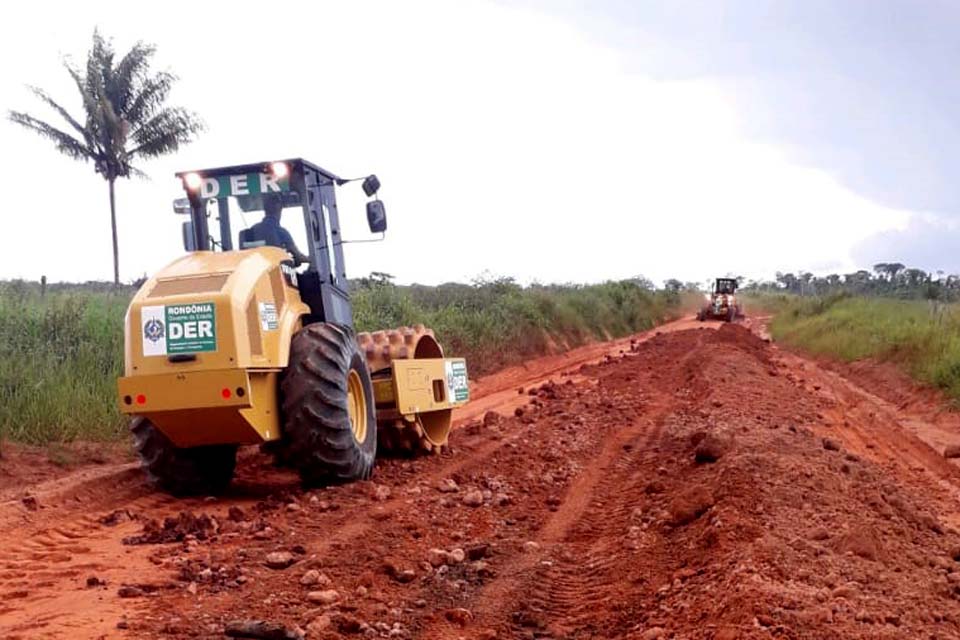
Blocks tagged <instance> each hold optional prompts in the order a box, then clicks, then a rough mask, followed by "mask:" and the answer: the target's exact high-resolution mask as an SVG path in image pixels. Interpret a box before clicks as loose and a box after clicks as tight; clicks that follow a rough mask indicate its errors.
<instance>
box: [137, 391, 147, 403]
mask: <svg viewBox="0 0 960 640" xmlns="http://www.w3.org/2000/svg"><path fill="white" fill-rule="evenodd" d="M137 404H147V396H145V395H143V394H142V393H141V394H138V395H137Z"/></svg>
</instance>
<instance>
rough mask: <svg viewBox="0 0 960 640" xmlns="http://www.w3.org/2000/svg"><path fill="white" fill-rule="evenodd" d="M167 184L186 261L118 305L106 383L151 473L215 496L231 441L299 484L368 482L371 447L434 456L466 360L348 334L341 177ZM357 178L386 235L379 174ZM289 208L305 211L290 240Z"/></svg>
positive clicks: (227, 474)
mask: <svg viewBox="0 0 960 640" xmlns="http://www.w3.org/2000/svg"><path fill="white" fill-rule="evenodd" d="M176 175H177V177H178V179H179V180H180V181H181V183H182V185H183V187H184V189H185V191H186V197H185V198H179V199H178V200H176V201H175V202H174V209H175V211H176V212H177V213H181V214H183V215H185V216H188V218H187V219H186V220H185V221H184V222H183V224H182V235H183V245H184V249H185V250H186V254H185V255H183V256H182V257H180V258H178V259H176V260H174V261H173V262H172V263H170V264H169V265H167V266H166V267H165V268H163V269H161V270H160V271H159V272H157V273H156V274H154V275H153V277H151V278H150V279H149V280H147V281H146V282H145V283H144V284H143V286H142V287H141V288H140V290H139V291H138V293H137V294H136V296H135V297H134V298H133V300H132V302H131V303H130V306H129V308H128V310H127V314H126V320H125V345H124V356H125V358H124V359H125V371H124V374H125V375H124V376H123V377H122V378H120V379H119V381H118V385H117V389H118V397H119V403H120V408H121V410H122V411H123V412H124V413H126V414H129V415H130V416H132V420H131V424H130V429H131V431H132V433H133V437H134V444H135V447H136V449H137V452H138V453H139V455H140V458H141V461H142V465H143V467H144V469H145V470H146V472H147V474H148V476H149V478H150V480H151V481H152V482H154V483H155V484H156V485H157V486H158V487H160V488H162V489H164V490H166V491H169V492H171V493H174V494H178V495H186V494H210V493H216V492H219V491H222V490H223V489H225V488H226V487H227V486H228V485H229V483H230V480H231V477H232V476H233V472H234V467H235V464H236V456H237V449H238V447H239V446H240V445H254V444H258V445H265V448H266V449H267V450H269V451H272V452H273V453H275V454H276V456H277V459H278V461H279V462H281V463H282V464H286V465H290V466H292V467H294V468H295V469H297V471H298V472H299V473H300V476H301V478H302V479H303V481H304V483H305V484H308V485H316V484H331V483H340V482H349V481H352V480H357V479H364V478H368V477H370V475H371V473H372V472H373V468H374V463H375V459H376V457H377V454H378V450H379V452H380V453H396V454H406V455H416V454H418V453H425V452H437V451H440V450H441V448H442V447H443V446H445V445H446V443H447V437H448V434H449V432H450V425H451V414H452V411H453V409H454V408H455V407H458V406H461V405H463V404H465V403H466V402H467V401H468V400H469V388H468V381H467V367H466V362H465V361H464V360H463V359H462V358H445V357H444V354H443V349H442V348H441V346H440V344H439V342H438V341H437V340H436V338H435V337H434V334H433V332H432V331H431V330H429V329H427V328H425V327H423V326H414V327H400V328H395V329H388V330H382V331H376V332H373V333H360V334H357V333H356V332H355V330H354V327H353V315H352V310H351V305H350V295H349V286H348V281H347V275H346V271H345V268H344V256H343V244H344V240H343V239H342V238H341V232H340V221H339V215H338V211H337V202H336V191H337V189H338V188H340V187H342V186H343V185H345V184H346V183H348V182H352V180H345V179H342V178H339V177H337V176H336V175H334V174H332V173H330V172H329V171H326V170H324V169H321V168H320V167H318V166H316V165H314V164H311V163H310V162H307V161H305V160H303V159H290V160H282V161H270V162H261V163H254V164H245V165H238V166H231V167H221V168H215V169H205V170H197V171H186V172H182V173H178V174H176ZM361 180H362V188H363V191H364V193H365V194H366V197H367V198H368V201H367V203H366V213H367V222H368V224H369V228H370V231H371V233H375V234H383V233H385V232H386V228H387V222H386V211H385V209H384V205H383V202H382V201H381V200H380V199H379V198H378V196H377V194H378V191H379V189H380V181H379V180H378V179H377V177H376V176H374V175H371V176H367V177H366V178H362V179H357V181H361ZM285 212H293V213H299V214H301V215H302V220H303V224H302V227H299V228H300V229H301V231H302V233H301V234H300V235H301V236H302V237H300V238H297V239H298V240H299V242H297V241H296V240H297V239H295V238H294V235H293V234H291V233H290V232H288V231H287V230H286V229H285V228H284V227H283V226H282V225H281V215H282V214H283V213H285ZM238 218H239V220H240V221H242V222H243V228H242V229H240V230H239V233H238V234H237V238H236V240H237V242H236V245H235V244H234V242H233V240H234V238H233V231H232V229H233V226H232V225H233V223H235V222H236V221H237V219H238ZM261 218H262V219H261ZM298 219H299V216H297V217H296V218H294V220H293V222H294V226H299V225H298V224H297V220H298ZM248 221H249V222H251V223H252V224H249V225H248V224H247V223H248ZM254 221H256V222H254ZM301 247H305V248H306V250H305V251H301ZM378 445H379V446H378Z"/></svg>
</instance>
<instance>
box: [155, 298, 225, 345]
mask: <svg viewBox="0 0 960 640" xmlns="http://www.w3.org/2000/svg"><path fill="white" fill-rule="evenodd" d="M140 322H141V328H142V335H143V355H145V356H165V355H173V354H177V353H201V352H204V351H216V350H217V310H216V306H215V305H214V304H213V303H212V302H197V303H194V304H169V305H165V306H155V307H143V308H142V309H141V310H140Z"/></svg>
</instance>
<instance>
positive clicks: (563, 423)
mask: <svg viewBox="0 0 960 640" xmlns="http://www.w3.org/2000/svg"><path fill="white" fill-rule="evenodd" d="M708 326H709V327H711V328H716V326H717V325H714V324H710V325H708ZM692 327H697V328H692ZM670 328H671V329H684V330H680V331H664V332H663V333H662V334H660V335H657V334H654V333H651V334H648V335H646V336H644V338H648V339H645V340H643V341H641V340H639V339H638V340H636V341H635V342H633V343H632V344H631V342H630V341H629V340H627V341H622V342H619V343H616V344H613V345H606V346H604V347H603V348H599V347H594V350H593V351H580V352H579V353H577V352H575V353H574V354H571V355H569V356H567V357H557V358H554V359H552V360H551V359H542V360H538V361H536V362H535V363H530V366H529V367H528V368H527V369H526V370H524V369H523V368H516V369H512V370H509V371H506V372H503V373H502V374H498V377H492V378H490V379H487V380H484V381H481V383H480V384H478V386H477V393H476V396H477V399H476V401H475V402H474V403H473V405H472V406H471V408H470V410H469V412H466V413H465V414H464V415H463V416H461V419H462V423H461V426H460V428H458V429H457V430H456V431H455V433H454V435H453V440H452V444H453V451H451V452H450V453H448V454H444V455H442V456H439V457H434V458H427V459H419V460H414V461H408V460H387V461H384V462H383V463H382V464H380V466H379V467H378V469H377V472H376V473H375V476H374V479H373V481H372V482H364V483H357V484H354V485H349V486H344V487H335V488H329V489H323V490H313V491H306V492H305V491H303V490H302V489H301V488H300V487H299V486H298V484H297V482H296V478H295V476H294V475H293V474H290V473H287V472H284V471H280V470H275V469H272V468H270V467H268V466H266V465H265V463H264V460H263V459H262V458H261V457H260V456H259V455H249V456H246V457H244V458H243V460H242V461H241V464H240V467H239V473H238V479H237V482H236V483H235V486H234V488H233V489H232V492H231V493H230V494H229V495H227V496H223V497H221V498H218V499H209V500H174V499H172V498H168V497H166V496H162V495H159V494H156V493H153V492H151V491H150V490H149V488H147V487H146V486H145V485H144V484H143V481H142V479H141V477H140V476H139V473H138V472H137V470H136V469H132V468H128V467H116V468H113V469H112V470H111V469H110V468H101V469H98V470H97V471H96V472H88V473H89V474H90V475H88V476H81V477H77V476H76V474H75V475H74V476H70V477H68V478H66V479H61V480H59V481H57V482H56V483H50V482H48V483H45V484H44V483H42V484H40V485H37V487H35V488H34V490H32V493H31V496H33V497H34V498H35V503H34V504H33V505H32V506H31V507H29V508H28V507H27V506H26V505H24V504H23V503H22V502H21V501H19V500H10V501H8V502H7V503H5V504H3V505H0V531H2V538H0V596H2V598H0V603H2V604H0V635H2V636H3V637H10V638H15V637H21V638H34V637H51V638H53V637H70V638H96V637H111V638H112V637H131V638H133V637H137V638H140V637H164V638H181V637H182V638H187V637H201V638H222V637H224V635H225V633H227V632H230V633H241V632H248V633H260V634H261V636H262V637H290V638H295V637H304V636H306V637H309V638H350V637H384V638H389V637H393V638H431V639H432V638H450V639H454V638H461V637H463V638H555V639H560V638H567V639H577V638H643V639H652V638H770V637H776V638H919V637H942V638H947V637H960V602H958V599H957V598H958V597H960V596H958V593H960V586H958V585H960V562H958V561H957V560H956V559H955V558H960V535H958V533H957V532H956V531H955V529H954V526H955V523H956V519H957V508H956V504H957V503H956V498H957V495H958V487H960V473H958V471H957V468H956V467H955V466H953V464H952V463H951V462H949V461H946V460H945V459H944V458H943V457H942V456H941V455H940V454H939V453H938V452H937V451H936V450H934V449H933V448H931V447H930V446H929V445H928V444H927V443H925V442H924V441H922V440H921V439H919V438H917V437H916V436H915V435H914V434H915V433H916V432H917V430H918V429H919V430H921V431H922V425H919V424H913V423H911V424H910V425H906V424H903V416H901V415H899V414H898V413H897V407H896V406H894V405H891V404H889V403H886V401H883V400H880V399H879V398H876V397H875V396H872V395H870V394H869V393H868V392H866V391H864V390H863V389H862V388H860V387H858V386H857V385H856V384H855V383H853V382H851V381H850V380H848V379H847V378H844V377H843V376H840V375H839V374H837V373H835V372H830V371H827V370H825V369H822V368H821V367H819V366H817V365H816V364H814V363H812V362H809V361H805V360H803V359H802V358H799V357H798V356H795V355H791V354H786V353H784V352H781V351H780V350H778V349H777V348H776V347H775V346H773V345H770V344H768V343H766V342H764V341H763V340H761V339H760V338H758V337H757V336H756V335H754V334H751V333H750V332H749V331H748V330H747V329H746V328H744V327H743V326H722V327H720V329H719V330H718V331H711V330H699V326H698V325H695V324H692V323H687V324H682V325H675V326H672V327H670ZM687 329H689V330H687ZM488 411H489V412H491V413H487V412H488ZM911 420H913V418H911ZM954 437H955V438H956V439H957V441H960V433H957V434H954ZM270 634H273V635H270Z"/></svg>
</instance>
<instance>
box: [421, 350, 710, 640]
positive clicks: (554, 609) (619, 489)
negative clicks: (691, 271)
mask: <svg viewBox="0 0 960 640" xmlns="http://www.w3.org/2000/svg"><path fill="white" fill-rule="evenodd" d="M693 335H694V337H693V339H692V342H693V348H692V349H689V350H687V352H686V353H685V354H684V355H683V356H682V357H681V358H679V360H678V361H676V363H675V364H676V365H677V371H679V375H676V373H677V372H674V375H673V376H669V377H668V378H666V379H664V378H663V377H661V376H660V374H659V373H658V370H659V369H660V367H659V366H658V365H659V364H660V363H657V362H652V363H648V367H649V369H648V371H646V372H645V373H644V374H641V375H640V376H639V378H640V379H639V380H634V379H630V380H628V382H631V383H633V385H634V386H637V387H640V388H643V389H645V390H646V391H647V395H646V396H645V397H644V400H645V402H644V404H643V407H642V415H641V416H640V417H639V418H637V419H635V420H634V421H633V422H631V423H630V424H629V425H620V426H618V427H617V428H615V429H612V430H611V431H608V432H606V433H605V436H604V437H605V442H604V444H603V447H602V449H601V450H600V451H599V452H598V453H597V454H596V455H595V456H593V457H592V458H590V460H589V461H588V462H587V463H586V465H585V466H586V470H585V473H584V474H583V475H581V476H579V477H578V478H577V479H576V480H575V481H574V482H573V483H572V484H570V485H569V486H568V487H567V489H566V491H565V494H564V497H563V499H562V501H561V506H560V508H559V509H558V510H557V511H556V512H554V513H553V514H552V515H551V516H550V517H549V518H548V519H547V520H546V521H545V523H544V524H543V526H542V527H541V528H540V529H539V530H538V531H537V532H536V535H535V536H534V537H533V538H532V540H531V542H532V543H533V544H535V545H536V547H533V548H534V549H535V551H528V552H526V553H525V554H523V555H521V556H520V557H519V558H514V559H512V562H511V563H510V570H509V572H505V573H504V574H503V575H502V576H501V577H499V578H498V579H497V580H495V581H494V582H492V583H490V584H488V585H486V586H485V587H484V588H483V590H482V591H481V592H480V593H479V594H478V595H477V596H476V597H475V598H474V599H473V602H472V603H471V606H472V613H473V615H474V617H475V618H476V626H477V627H479V628H481V631H480V632H479V637H486V636H490V635H492V633H491V630H492V629H497V633H498V635H497V637H514V636H515V635H517V634H525V633H534V634H543V635H544V637H568V636H569V635H571V634H576V633H577V632H579V631H581V630H585V631H587V632H588V633H592V630H591V629H590V627H591V625H590V624H589V623H588V621H589V619H590V618H592V617H594V616H595V615H596V612H597V609H598V608H600V609H602V608H603V607H604V605H606V604H607V603H608V602H609V601H610V600H611V599H612V598H613V596H612V595H611V592H616V591H617V585H618V584H620V583H621V582H622V580H623V575H620V574H621V571H619V570H620V569H622V564H623V562H624V553H625V552H626V553H629V552H630V551H631V550H633V551H636V550H637V549H639V548H640V545H639V542H638V541H637V539H636V536H634V538H630V537H629V536H630V534H636V533H637V532H638V531H639V528H638V527H631V523H632V522H633V518H634V515H635V510H636V496H637V495H639V494H641V493H643V492H644V491H645V490H647V488H648V487H649V486H650V485H651V478H655V477H656V471H654V469H656V466H657V464H656V463H657V461H658V459H659V458H661V457H662V456H663V455H664V450H663V447H664V445H665V444H666V442H665V427H664V420H665V417H666V416H667V415H670V414H672V413H673V412H675V411H677V410H678V407H679V406H680V405H682V404H685V402H684V399H683V396H682V394H681V395H675V394H665V393H663V387H664V386H667V387H668V388H669V387H670V386H673V385H676V384H679V383H681V382H682V381H683V380H689V379H691V378H692V377H693V375H694V372H693V369H694V368H695V366H694V365H693V364H692V362H693V359H694V357H695V356H694V354H695V349H696V348H697V347H699V346H700V345H701V344H702V342H703V338H702V335H701V334H699V333H696V334H693ZM635 351H636V349H635ZM639 351H640V353H632V354H631V355H630V356H628V357H626V358H624V360H623V363H624V364H623V365H621V366H619V367H618V369H623V368H625V366H624V365H626V364H630V363H633V362H640V361H641V360H642V359H643V358H644V357H645V356H647V355H648V353H647V352H646V350H645V349H643V348H641V349H640V350H639ZM631 369H633V367H631ZM607 376H608V377H606V378H601V386H602V385H603V382H604V381H605V380H610V379H615V378H616V377H619V374H612V373H608V374H607ZM652 377H655V378H659V381H658V385H653V384H650V382H651V378H652ZM664 383H667V384H666V385H664ZM634 395H636V392H634ZM628 397H629V394H627V393H615V394H613V403H614V404H617V403H620V402H624V401H628ZM633 408H636V407H633ZM527 544H528V545H530V543H527ZM504 603H513V605H512V606H511V607H509V608H508V611H510V617H509V623H508V624H506V625H505V624H504V620H503V617H504ZM584 625H585V626H586V629H581V627H582V626H584ZM420 637H424V638H433V637H437V638H449V639H453V638H462V637H470V636H465V635H464V633H463V632H462V630H459V629H451V628H450V627H449V625H444V624H442V623H441V624H437V625H435V626H432V627H428V628H426V629H425V630H423V632H422V634H421V636H420ZM588 637H592V636H588Z"/></svg>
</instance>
